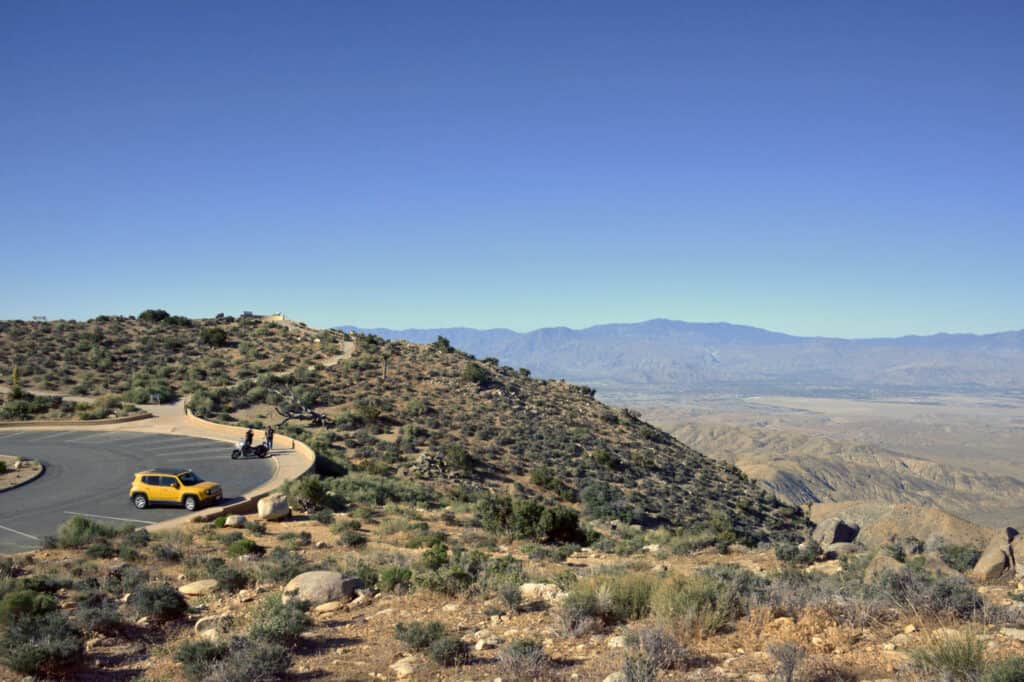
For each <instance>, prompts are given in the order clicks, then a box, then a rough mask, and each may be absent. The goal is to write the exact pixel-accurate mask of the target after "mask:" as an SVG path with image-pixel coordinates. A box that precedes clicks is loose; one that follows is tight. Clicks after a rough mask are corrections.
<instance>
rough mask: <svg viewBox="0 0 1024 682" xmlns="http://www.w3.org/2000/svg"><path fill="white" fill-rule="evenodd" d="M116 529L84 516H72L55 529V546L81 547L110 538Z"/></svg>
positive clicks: (66, 547)
mask: <svg viewBox="0 0 1024 682" xmlns="http://www.w3.org/2000/svg"><path fill="white" fill-rule="evenodd" d="M118 533H119V531H118V529H116V528H114V527H112V526H107V525H104V524H102V523H97V522H96V521H93V520H92V519H87V518H85V517H84V516H72V517H71V518H70V519H68V520H67V521H65V522H64V523H62V524H61V525H60V528H58V529H57V546H58V547H60V548H62V549H81V548H82V547H85V546H86V545H91V544H93V543H95V542H98V541H100V540H110V539H111V538H114V537H116V536H117V535H118Z"/></svg>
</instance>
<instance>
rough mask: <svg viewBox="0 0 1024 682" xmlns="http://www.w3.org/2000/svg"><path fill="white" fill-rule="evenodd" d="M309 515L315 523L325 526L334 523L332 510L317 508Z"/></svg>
mask: <svg viewBox="0 0 1024 682" xmlns="http://www.w3.org/2000/svg"><path fill="white" fill-rule="evenodd" d="M309 517H310V518H311V519H313V520H314V521H316V522H317V523H322V524H323V525H325V526H329V525H331V524H332V523H334V512H333V511H331V510H330V509H318V510H317V511H315V512H313V513H312V514H310V515H309Z"/></svg>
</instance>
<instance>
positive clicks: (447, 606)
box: [441, 603, 459, 613]
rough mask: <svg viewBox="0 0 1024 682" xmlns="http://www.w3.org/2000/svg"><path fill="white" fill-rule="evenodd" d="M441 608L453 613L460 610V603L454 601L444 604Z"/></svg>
mask: <svg viewBox="0 0 1024 682" xmlns="http://www.w3.org/2000/svg"><path fill="white" fill-rule="evenodd" d="M441 610H442V611H444V612H446V613H451V612H452V611H458V610H459V605H458V604H454V603H453V604H445V605H444V606H442V607H441Z"/></svg>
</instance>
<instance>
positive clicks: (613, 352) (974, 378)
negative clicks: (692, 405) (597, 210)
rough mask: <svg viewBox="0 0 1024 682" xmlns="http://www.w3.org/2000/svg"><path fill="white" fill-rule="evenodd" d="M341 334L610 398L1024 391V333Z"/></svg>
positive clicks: (681, 328) (610, 329)
mask: <svg viewBox="0 0 1024 682" xmlns="http://www.w3.org/2000/svg"><path fill="white" fill-rule="evenodd" d="M338 329H345V330H347V331H358V332H362V333H371V334H376V335H378V336H382V337H384V338H387V339H405V340H407V341H412V342H416V343H429V342H431V341H434V340H435V339H436V338H437V337H438V336H444V337H446V338H448V339H449V340H450V341H451V342H452V344H453V345H455V346H456V347H458V348H460V349H462V350H465V351H467V352H469V353H472V354H474V355H476V356H478V357H481V358H483V357H495V358H498V359H499V360H500V361H501V362H502V363H503V364H507V365H512V366H515V367H525V368H527V369H529V370H530V371H531V372H533V373H534V374H535V375H537V376H540V377H545V378H564V379H567V380H569V381H573V382H577V383H585V384H588V385H590V386H592V387H594V388H596V389H598V390H601V391H603V392H604V393H606V394H612V395H615V394H618V395H623V396H624V395H629V394H633V393H643V394H646V395H652V394H672V393H729V394H748V395H753V394H758V393H768V392H773V393H799V394H802V395H818V394H820V395H837V394H839V395H861V394H867V395H871V394H878V393H886V394H892V393H921V392H935V391H953V392H964V393H979V392H985V393H993V392H995V393H1011V394H1016V393H1020V392H1024V331H1011V332H1002V333H998V334H984V335H977V334H935V335H932V336H904V337H900V338H880V339H838V338H824V337H801V336H790V335H788V334H780V333H777V332H772V331H767V330H765V329H758V328H756V327H748V326H742V325H734V324H726V323H694V322H679V321H673V320H664V319H657V320H650V321H647V322H638V323H635V324H604V325H598V326H594V327H588V328H586V329H568V328H566V327H551V328H545V329H538V330H536V331H532V332H527V333H520V332H515V331H512V330H510V329H484V330H478V329H469V328H464V327H456V328H448V329H404V330H393V329H360V328H356V327H350V326H341V327H338Z"/></svg>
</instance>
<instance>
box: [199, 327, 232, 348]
mask: <svg viewBox="0 0 1024 682" xmlns="http://www.w3.org/2000/svg"><path fill="white" fill-rule="evenodd" d="M199 340H200V341H202V342H203V343H204V344H206V345H207V346H213V347H214V348H219V347H221V346H226V345H227V343H228V333H227V332H226V331H224V330H223V329H221V328H220V327H203V329H202V330H201V331H200V332H199Z"/></svg>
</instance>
